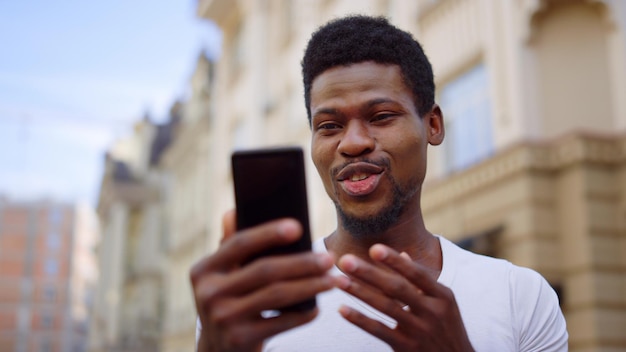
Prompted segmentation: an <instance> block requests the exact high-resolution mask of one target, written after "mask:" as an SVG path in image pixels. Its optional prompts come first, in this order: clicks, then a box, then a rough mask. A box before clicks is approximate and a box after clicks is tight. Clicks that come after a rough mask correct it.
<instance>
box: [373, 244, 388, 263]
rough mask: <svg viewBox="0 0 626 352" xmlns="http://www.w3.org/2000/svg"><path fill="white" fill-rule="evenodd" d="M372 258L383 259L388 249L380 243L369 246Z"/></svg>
mask: <svg viewBox="0 0 626 352" xmlns="http://www.w3.org/2000/svg"><path fill="white" fill-rule="evenodd" d="M370 256H372V259H377V260H385V259H387V257H388V256H389V251H388V250H387V248H385V246H383V245H381V244H375V245H373V246H372V248H370Z"/></svg>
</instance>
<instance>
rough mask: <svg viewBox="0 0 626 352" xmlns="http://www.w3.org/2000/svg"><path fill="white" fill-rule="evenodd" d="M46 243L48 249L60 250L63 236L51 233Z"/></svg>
mask: <svg viewBox="0 0 626 352" xmlns="http://www.w3.org/2000/svg"><path fill="white" fill-rule="evenodd" d="M46 242H47V245H48V249H50V250H58V249H59V247H61V236H59V234H58V233H57V232H49V233H48V237H47V239H46Z"/></svg>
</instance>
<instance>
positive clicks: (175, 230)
mask: <svg viewBox="0 0 626 352" xmlns="http://www.w3.org/2000/svg"><path fill="white" fill-rule="evenodd" d="M212 69H213V65H212V63H211V62H210V61H209V60H208V59H207V57H206V56H205V55H204V54H201V55H200V56H199V57H198V60H197V63H196V67H195V70H194V72H193V74H192V76H191V80H190V88H191V89H190V93H191V94H190V97H189V98H188V99H187V100H186V101H185V104H184V106H183V107H182V109H181V119H180V121H179V123H178V128H177V131H176V138H175V139H174V140H173V141H172V143H171V144H170V145H169V146H168V148H167V149H166V150H165V151H164V154H163V157H162V158H161V161H160V164H159V169H160V170H161V171H162V173H163V174H164V175H167V192H166V194H167V195H166V198H164V199H163V203H162V204H163V210H164V214H165V218H166V221H165V224H164V225H165V228H164V231H165V232H166V233H167V243H166V247H165V256H166V258H165V259H166V265H165V267H164V275H165V277H164V278H165V282H166V285H165V287H164V289H165V312H164V320H163V327H162V337H161V341H162V344H161V346H162V349H161V351H164V352H176V351H193V350H194V349H195V337H194V336H195V324H196V314H195V311H196V308H195V304H194V301H193V295H192V292H191V287H190V285H189V268H191V266H192V265H193V264H194V262H195V261H197V260H198V259H200V258H201V257H202V256H203V255H205V254H206V253H207V239H208V238H209V237H210V236H209V232H208V230H209V221H208V219H209V217H208V214H210V213H211V209H210V206H209V205H210V202H209V200H210V196H211V191H212V188H211V185H212V180H211V170H210V165H211V162H210V160H209V130H210V127H211V123H212V121H211V117H212V114H211V113H210V111H209V101H210V98H211V95H210V84H211V80H212Z"/></svg>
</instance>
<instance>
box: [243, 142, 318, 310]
mask: <svg viewBox="0 0 626 352" xmlns="http://www.w3.org/2000/svg"><path fill="white" fill-rule="evenodd" d="M232 168H233V182H234V186H235V203H236V207H237V229H238V230H243V229H246V228H249V227H252V226H256V225H260V224H262V223H265V222H268V221H271V220H275V219H279V218H286V217H289V218H294V219H296V220H298V221H299V222H300V224H301V225H302V229H303V235H302V237H301V238H300V240H299V241H297V242H295V243H293V244H290V245H287V246H281V247H275V248H272V249H270V250H267V251H264V252H263V253H259V254H258V255H256V256H254V257H253V258H250V261H253V260H255V259H257V258H259V257H262V256H268V255H281V254H287V253H295V252H303V251H310V250H311V233H310V226H309V216H308V206H307V194H306V179H305V170H304V157H303V152H302V149H301V148H299V147H287V148H280V149H256V150H246V151H237V152H235V153H233V155H232ZM314 307H315V299H314V298H313V299H311V300H309V301H306V302H302V303H300V304H297V305H294V306H291V307H286V308H283V309H281V310H282V311H285V310H306V309H312V308H314Z"/></svg>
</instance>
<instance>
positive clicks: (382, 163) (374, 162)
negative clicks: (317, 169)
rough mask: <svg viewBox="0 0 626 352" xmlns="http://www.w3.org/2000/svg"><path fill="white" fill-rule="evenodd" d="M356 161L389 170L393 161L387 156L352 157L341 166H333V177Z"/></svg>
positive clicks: (331, 171)
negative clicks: (372, 157)
mask: <svg viewBox="0 0 626 352" xmlns="http://www.w3.org/2000/svg"><path fill="white" fill-rule="evenodd" d="M356 163H368V164H372V165H376V166H379V167H382V168H384V169H387V170H388V169H390V168H391V163H390V162H389V160H388V159H386V158H380V159H369V158H359V159H352V160H349V161H346V162H344V163H343V164H341V165H339V166H335V167H333V168H332V169H330V174H331V176H332V177H333V178H336V177H337V175H338V174H339V172H340V171H341V170H343V169H344V168H345V167H347V166H350V165H352V164H356Z"/></svg>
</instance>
